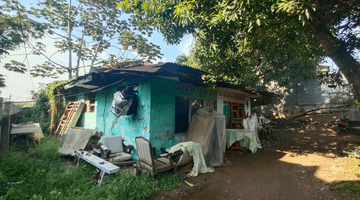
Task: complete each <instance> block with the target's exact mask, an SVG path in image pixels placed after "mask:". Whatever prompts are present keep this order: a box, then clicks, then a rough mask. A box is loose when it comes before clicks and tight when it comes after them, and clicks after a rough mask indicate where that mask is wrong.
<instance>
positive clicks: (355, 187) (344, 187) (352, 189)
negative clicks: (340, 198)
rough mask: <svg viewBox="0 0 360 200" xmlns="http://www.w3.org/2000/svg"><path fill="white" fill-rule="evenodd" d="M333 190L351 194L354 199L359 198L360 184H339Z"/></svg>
mask: <svg viewBox="0 0 360 200" xmlns="http://www.w3.org/2000/svg"><path fill="white" fill-rule="evenodd" d="M335 189H336V190H337V191H339V192H341V193H345V194H353V195H354V196H356V197H360V183H357V182H348V183H340V184H338V185H337V186H335Z"/></svg>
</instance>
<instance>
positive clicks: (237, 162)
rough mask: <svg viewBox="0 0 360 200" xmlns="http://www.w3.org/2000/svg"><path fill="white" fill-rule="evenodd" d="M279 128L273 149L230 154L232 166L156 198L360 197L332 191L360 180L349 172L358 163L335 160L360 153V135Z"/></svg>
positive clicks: (301, 199)
mask: <svg viewBox="0 0 360 200" xmlns="http://www.w3.org/2000/svg"><path fill="white" fill-rule="evenodd" d="M275 129H276V130H275V131H274V135H275V136H276V137H277V138H278V139H279V141H278V143H279V144H278V145H277V146H276V147H275V148H274V149H271V150H267V151H262V152H257V153H256V154H251V155H247V156H244V155H243V154H242V152H238V151H232V152H226V159H227V160H228V161H229V163H230V164H228V165H226V166H223V167H221V168H215V173H208V174H200V175H199V176H198V177H188V178H186V179H185V180H187V181H188V182H190V183H192V184H193V185H194V186H193V187H191V186H189V185H187V184H186V183H183V185H182V186H180V187H179V188H177V189H175V190H173V191H168V192H159V193H157V194H155V195H154V197H153V199H178V200H181V199H204V200H205V199H206V200H208V199H242V200H252V199H254V200H258V199H285V200H287V199H291V200H296V199H299V200H304V199H331V200H335V199H360V198H358V197H353V196H352V195H345V194H341V193H339V192H337V191H334V190H333V189H332V184H333V183H336V182H341V181H360V178H359V177H357V176H356V175H355V176H352V171H350V172H349V170H347V169H348V168H350V167H352V166H354V167H357V169H359V170H360V167H359V166H358V165H359V164H356V163H355V161H356V159H355V158H342V157H337V156H336V155H339V153H340V152H341V151H342V150H346V151H353V150H354V148H358V149H359V148H360V137H359V136H355V135H345V136H338V135H336V134H334V133H333V132H316V131H307V130H306V129H305V128H304V127H302V126H301V125H300V124H299V123H293V122H289V121H280V122H278V126H277V127H275Z"/></svg>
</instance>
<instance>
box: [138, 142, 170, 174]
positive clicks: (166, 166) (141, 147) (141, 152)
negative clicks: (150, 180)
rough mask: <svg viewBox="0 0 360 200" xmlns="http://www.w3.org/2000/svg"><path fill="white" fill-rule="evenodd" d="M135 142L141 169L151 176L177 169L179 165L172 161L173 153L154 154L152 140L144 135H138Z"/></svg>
mask: <svg viewBox="0 0 360 200" xmlns="http://www.w3.org/2000/svg"><path fill="white" fill-rule="evenodd" d="M135 143H136V148H137V154H138V158H139V161H138V166H139V170H141V171H145V172H146V173H149V174H150V175H151V177H154V176H155V175H157V174H158V173H161V172H165V171H168V170H171V169H174V172H175V171H176V169H177V165H176V163H175V162H173V161H172V159H171V156H172V154H171V153H168V154H161V155H160V156H154V155H153V154H152V147H151V143H150V141H149V140H148V139H146V138H144V137H142V136H140V137H136V138H135Z"/></svg>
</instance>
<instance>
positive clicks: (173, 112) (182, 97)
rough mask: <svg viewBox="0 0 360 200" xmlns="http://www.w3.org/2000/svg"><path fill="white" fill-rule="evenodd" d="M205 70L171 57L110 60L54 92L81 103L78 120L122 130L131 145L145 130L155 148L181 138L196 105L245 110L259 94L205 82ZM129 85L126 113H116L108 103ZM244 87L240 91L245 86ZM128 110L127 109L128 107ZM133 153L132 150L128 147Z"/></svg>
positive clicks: (106, 132) (111, 132) (238, 112)
mask: <svg viewBox="0 0 360 200" xmlns="http://www.w3.org/2000/svg"><path fill="white" fill-rule="evenodd" d="M206 74H207V72H204V71H201V70H198V69H194V68H191V67H187V66H182V65H178V64H174V63H161V64H156V65H145V66H143V65H140V66H138V65H135V66H127V67H124V66H120V65H119V64H112V65H111V66H106V67H102V68H98V69H97V70H93V72H91V73H90V74H87V75H84V76H81V77H78V78H77V79H76V80H73V81H71V82H69V83H67V84H65V85H62V86H61V88H60V89H57V90H56V91H58V92H59V91H61V92H59V94H57V95H60V93H61V94H62V95H63V96H64V97H65V99H66V100H67V101H68V102H69V101H82V102H85V103H86V107H85V109H84V112H83V113H82V115H81V116H80V118H79V121H78V123H77V126H80V127H83V128H89V129H96V130H99V131H102V132H103V133H104V135H105V136H108V135H121V136H122V137H123V139H124V140H125V143H127V144H131V145H134V146H135V137H137V136H144V137H145V138H147V139H149V140H150V141H151V143H152V145H153V147H156V148H157V153H160V147H165V148H170V147H172V146H173V145H175V144H177V143H179V142H182V141H183V136H184V134H183V133H186V132H187V130H188V128H189V125H190V120H191V116H192V115H193V114H194V113H195V112H196V111H197V109H198V108H206V109H207V110H209V111H211V110H217V111H218V112H220V113H224V115H226V116H228V118H229V120H230V116H236V117H239V116H241V117H245V116H246V115H249V114H250V112H251V111H250V99H249V98H250V97H253V96H258V94H256V93H254V92H253V91H247V90H246V91H245V90H244V89H245V88H239V87H236V86H234V85H229V84H228V85H226V84H218V85H216V86H214V85H213V84H208V83H205V82H204V81H203V79H202V77H203V75H206ZM129 88H131V90H132V91H133V92H134V95H135V97H134V98H133V100H132V105H131V107H132V108H129V112H128V113H127V114H124V115H121V116H119V117H118V116H116V115H115V114H114V113H113V112H112V111H111V109H110V107H111V106H112V103H113V100H114V94H115V93H117V92H118V91H125V90H127V89H129ZM244 91H245V92H244ZM131 109H132V111H131V112H130V110H131ZM133 156H134V158H135V159H136V157H137V154H136V150H135V151H134V152H133Z"/></svg>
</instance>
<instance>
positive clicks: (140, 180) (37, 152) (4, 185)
mask: <svg viewBox="0 0 360 200" xmlns="http://www.w3.org/2000/svg"><path fill="white" fill-rule="evenodd" d="M59 144H60V140H59V139H57V138H52V137H45V138H43V139H42V141H41V146H40V148H30V149H29V153H28V154H26V153H25V152H24V150H16V149H11V150H10V151H9V152H8V153H7V154H6V155H5V156H4V158H3V161H2V165H1V166H0V199H87V200H89V199H146V198H148V197H150V196H151V195H152V194H153V193H154V192H155V191H158V190H170V189H174V188H176V187H178V186H179V185H181V183H182V179H183V177H182V175H181V174H170V173H169V174H163V175H161V176H159V177H157V178H156V179H151V178H150V177H148V176H146V175H141V176H138V177H136V176H134V175H132V174H130V173H127V172H119V173H116V174H115V175H110V176H107V177H108V179H107V182H106V183H105V184H104V185H103V186H101V187H98V186H97V185H94V184H90V183H89V182H90V181H91V180H92V175H93V174H94V172H95V171H96V168H95V167H93V166H91V165H88V164H85V163H84V164H81V165H80V166H79V168H76V167H74V166H72V165H71V164H69V163H68V164H66V163H67V162H66V160H65V159H64V158H63V157H62V156H60V155H59V154H58V153H57V149H58V147H59ZM21 181H22V182H21ZM18 182H21V183H19V184H12V183H18Z"/></svg>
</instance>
